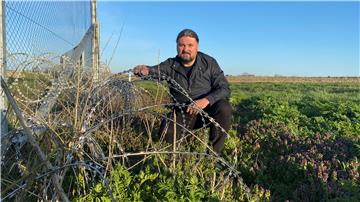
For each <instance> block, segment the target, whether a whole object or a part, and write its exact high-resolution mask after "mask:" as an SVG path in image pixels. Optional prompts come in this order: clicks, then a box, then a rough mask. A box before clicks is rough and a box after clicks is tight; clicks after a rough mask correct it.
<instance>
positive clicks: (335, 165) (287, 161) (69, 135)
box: [2, 75, 360, 201]
mask: <svg viewBox="0 0 360 202" xmlns="http://www.w3.org/2000/svg"><path fill="white" fill-rule="evenodd" d="M29 76H31V77H34V75H28V76H27V77H29ZM27 77H26V75H25V76H24V77H21V78H20V79H19V80H18V81H17V82H18V84H17V85H18V86H17V89H20V90H19V91H20V92H22V93H24V94H25V92H26V93H27V94H26V95H27V96H28V97H30V98H32V99H37V98H38V97H39V95H38V94H37V93H36V92H34V93H33V92H28V91H27V89H29V87H31V88H34V87H35V85H39V84H41V85H39V86H40V87H41V88H44V89H45V88H46V86H47V85H48V80H47V79H46V78H42V77H39V78H38V76H36V80H37V83H34V81H33V80H34V79H27ZM12 82H14V80H9V81H8V83H12ZM74 83H75V84H76V85H73V84H71V85H72V86H78V85H79V87H78V89H77V88H71V90H67V91H64V92H62V93H61V94H60V96H59V97H60V98H59V100H57V102H56V104H55V106H54V108H56V109H58V110H53V111H55V112H56V113H55V112H54V113H53V116H54V117H53V120H54V123H51V124H50V122H49V123H48V126H51V127H49V128H51V132H47V133H44V134H43V135H42V138H41V139H39V140H38V141H39V144H40V146H41V148H42V149H43V150H44V151H46V152H47V154H48V158H49V159H50V161H51V162H52V163H53V164H54V165H63V162H64V161H65V160H66V159H67V158H68V157H67V156H65V155H66V154H67V153H66V152H67V151H71V150H73V149H74V147H73V145H79V146H78V148H80V149H79V150H77V151H76V152H75V153H71V154H72V155H73V157H72V158H73V159H74V161H72V162H74V164H76V163H79V162H90V163H88V164H86V165H87V166H88V167H86V166H78V167H76V166H73V167H71V169H67V170H66V171H64V172H63V173H62V174H63V177H64V178H63V182H62V187H63V188H64V190H65V191H66V194H67V195H68V197H69V198H70V199H71V200H73V201H111V200H113V199H115V200H116V201H286V200H289V201H360V191H359V190H360V87H359V84H357V83H346V82H343V83H313V82H309V83H272V82H268V83H260V82H258V83H232V84H231V90H232V95H231V103H232V105H233V109H234V111H233V124H232V128H231V130H230V131H229V134H230V135H231V137H230V138H228V139H227V140H226V142H225V148H224V150H223V154H222V157H223V158H224V159H225V160H226V161H227V162H228V163H229V164H230V165H233V166H234V168H235V169H236V170H237V171H239V172H240V175H239V178H237V177H235V176H234V175H230V170H229V169H227V168H224V167H221V166H220V167H219V164H218V161H217V160H216V158H212V157H206V156H204V155H200V154H199V153H203V152H204V151H205V150H206V146H205V145H204V144H202V143H201V142H200V141H198V140H197V139H196V138H194V137H189V138H187V139H185V140H184V141H183V142H181V143H179V144H178V145H177V148H176V151H178V152H179V153H178V154H176V155H174V154H171V153H166V152H167V151H168V152H171V151H173V148H172V145H171V144H168V143H165V142H163V141H161V138H160V137H157V135H156V134H157V129H158V126H159V123H160V120H161V117H159V116H156V114H157V113H161V112H162V111H161V110H163V109H161V107H154V108H151V109H150V110H149V111H140V112H134V114H132V115H131V116H121V118H119V119H111V117H112V116H113V115H114V114H116V113H119V112H120V113H121V112H123V110H124V108H125V107H126V106H128V107H129V108H132V107H134V106H136V108H142V107H143V108H144V107H147V106H153V105H154V104H155V105H156V104H159V103H168V100H169V98H168V97H167V91H166V90H165V89H166V88H164V86H157V85H154V82H151V81H140V80H138V81H135V82H134V83H135V85H136V86H138V87H141V88H144V89H146V91H144V90H138V91H130V90H129V89H128V88H129V86H127V87H128V88H125V87H124V86H126V85H125V84H123V83H121V82H119V83H115V84H117V88H110V87H104V89H103V90H101V91H97V93H98V94H96V95H95V96H94V94H93V93H94V92H93V91H91V84H88V83H81V85H80V84H77V83H76V82H74ZM15 89H16V88H14V89H12V91H13V94H15V95H17V96H20V94H19V93H18V92H16V91H15ZM79 89H80V90H79ZM113 89H120V90H119V91H114V92H115V93H114V94H111V95H108V94H107V92H110V90H113ZM40 90H41V89H40ZM76 92H78V93H76ZM131 92H136V93H138V94H141V95H139V96H140V98H138V97H136V95H138V94H134V95H132V96H133V97H135V98H136V99H135V100H132V101H133V103H131V104H133V105H128V100H127V98H126V97H127V96H125V94H128V93H131ZM32 93H33V94H32ZM116 93H117V94H116ZM76 96H79V97H76ZM91 96H92V97H91ZM89 97H91V99H89ZM87 99H89V100H87ZM77 102H78V103H77ZM18 103H20V104H21V103H22V102H21V101H18ZM88 103H91V104H88ZM21 106H26V108H23V110H24V111H32V110H33V109H32V105H31V106H30V105H28V104H26V103H25V104H21ZM89 106H90V107H89ZM35 107H36V106H35V105H34V108H35ZM29 114H31V113H29ZM14 119H15V118H14ZM110 119H111V120H112V121H110V122H106V124H103V122H102V120H110ZM55 120H56V121H55ZM59 120H61V121H62V120H65V123H66V124H65V126H64V124H63V122H64V121H63V122H60V121H59ZM87 120H88V121H87ZM13 122H15V123H16V120H11V122H10V123H11V124H12V123H13ZM59 123H60V124H59ZM85 123H86V124H90V126H96V127H94V128H96V130H94V131H93V132H92V133H89V135H88V136H89V137H91V141H89V142H87V143H82V144H80V142H79V141H78V140H79V139H80V138H79V137H82V136H83V134H84V133H83V132H81V130H82V127H83V126H85V125H86V124H85ZM13 125H18V124H13ZM52 133H54V134H55V135H56V136H53V134H52ZM195 134H196V135H197V136H198V137H199V138H200V139H201V140H202V141H205V142H206V141H207V138H208V135H207V133H206V131H205V130H204V129H200V130H197V131H195ZM56 138H58V139H56ZM58 145H60V146H58ZM14 148H15V147H14ZM10 152H11V150H10ZM146 152H150V153H151V152H153V153H151V154H150V153H146ZM197 152H198V153H197ZM13 153H15V152H13ZM17 153H19V154H20V155H18V154H17ZM69 153H70V152H69ZM29 154H30V155H32V156H29ZM125 154H134V155H129V156H125ZM61 155H63V156H61ZM116 155H120V156H117V157H115V156H116ZM121 155H123V156H121ZM99 156H105V157H109V158H107V159H106V160H104V159H101V158H100V157H99ZM4 162H5V163H4V165H6V166H8V167H11V169H10V170H9V171H6V170H4V169H3V170H2V177H3V178H4V179H5V180H3V181H2V187H3V189H4V190H5V191H2V196H6V195H7V194H9V193H10V192H11V191H12V190H14V187H15V188H16V187H17V186H18V185H17V184H16V183H12V181H13V182H19V181H21V179H22V178H24V179H26V180H27V181H26V182H28V184H31V186H28V187H26V189H24V191H21V192H20V194H17V195H16V196H14V197H15V198H16V197H17V198H16V200H27V201H36V200H39V198H41V194H38V193H42V191H43V190H42V187H44V184H45V183H43V181H42V180H44V181H45V179H46V178H45V177H43V178H39V180H38V179H36V178H35V177H34V176H39V175H40V174H41V173H43V172H44V170H43V169H44V167H42V164H41V163H39V159H38V158H37V157H36V155H34V151H33V149H32V148H31V147H30V145H26V146H25V147H22V148H21V151H18V150H16V155H14V154H13V155H12V156H10V158H8V159H5V161H4ZM13 162H17V163H16V164H14V163H13ZM34 165H36V166H34ZM79 165H80V164H79ZM81 165H83V164H81ZM90 166H93V167H96V169H93V170H91V168H92V167H90ZM69 168H70V167H69ZM85 168H86V169H85ZM94 170H97V171H98V172H99V173H101V175H99V174H96V173H95V172H94ZM47 177H48V176H47ZM44 178H45V179H44ZM104 179H105V180H104ZM48 182H49V181H47V183H48ZM28 193H32V194H31V195H30V196H28ZM44 193H45V192H44ZM47 193H53V192H52V191H51V190H50V189H49V190H47ZM36 194H37V195H36ZM12 199H13V198H11V197H9V198H7V199H6V200H10V201H11V200H12Z"/></svg>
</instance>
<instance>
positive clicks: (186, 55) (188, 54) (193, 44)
mask: <svg viewBox="0 0 360 202" xmlns="http://www.w3.org/2000/svg"><path fill="white" fill-rule="evenodd" d="M198 46H199V44H198V42H197V41H196V39H195V38H192V37H189V36H183V37H181V38H179V40H178V41H177V53H178V56H179V57H180V58H181V60H182V61H183V62H184V63H191V62H192V61H194V60H195V58H196V55H197V52H198Z"/></svg>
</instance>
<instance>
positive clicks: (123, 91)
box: [2, 57, 250, 197]
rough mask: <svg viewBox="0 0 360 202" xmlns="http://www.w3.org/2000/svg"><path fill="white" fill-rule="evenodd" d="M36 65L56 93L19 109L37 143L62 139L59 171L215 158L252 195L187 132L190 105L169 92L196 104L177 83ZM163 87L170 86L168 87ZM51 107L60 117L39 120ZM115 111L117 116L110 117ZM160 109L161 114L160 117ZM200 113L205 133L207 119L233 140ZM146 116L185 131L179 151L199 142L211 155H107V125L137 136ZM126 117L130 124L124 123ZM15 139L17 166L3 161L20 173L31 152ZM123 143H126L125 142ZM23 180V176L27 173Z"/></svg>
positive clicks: (16, 133)
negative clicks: (176, 114)
mask: <svg viewBox="0 0 360 202" xmlns="http://www.w3.org/2000/svg"><path fill="white" fill-rule="evenodd" d="M29 58H31V57H29ZM32 59H33V60H34V61H33V62H35V61H36V62H39V63H41V61H44V63H43V64H42V66H41V68H40V69H39V71H38V72H35V73H34V74H42V72H43V71H45V70H46V72H52V73H51V74H48V75H49V76H48V77H47V80H48V81H47V82H45V83H46V84H48V86H49V87H50V88H47V89H52V90H48V91H47V93H43V94H42V95H41V96H39V97H37V99H36V100H35V101H36V103H38V104H37V105H34V106H29V103H35V102H33V101H34V100H33V101H31V100H22V99H21V97H16V98H17V101H18V102H19V103H22V102H24V103H23V105H21V106H22V108H23V113H24V116H25V117H26V120H27V122H28V124H29V127H30V128H31V129H32V131H33V133H34V135H36V137H37V138H39V139H43V138H42V137H43V136H44V135H49V134H53V135H51V137H53V138H52V139H51V140H50V141H55V139H58V140H56V141H57V142H58V143H56V144H54V145H53V146H54V148H53V149H55V150H59V149H60V147H61V149H60V150H61V151H62V152H59V153H57V155H56V156H57V157H56V158H55V159H58V160H56V162H54V166H55V167H64V166H65V165H69V164H76V163H77V162H83V161H84V160H85V159H89V161H91V162H92V163H94V164H96V165H99V166H105V164H104V162H106V161H109V159H110V158H112V159H114V160H115V159H118V158H125V159H127V158H128V157H131V156H141V155H142V156H144V159H145V158H147V157H146V156H152V155H156V154H165V155H166V154H167V155H174V154H176V155H193V156H195V157H197V158H199V157H201V156H202V157H205V158H212V159H214V160H216V161H217V162H219V163H220V164H221V165H222V167H223V168H224V171H226V170H227V175H226V176H225V178H224V179H225V180H228V179H229V178H233V177H235V178H236V179H239V182H240V184H241V187H243V188H244V192H246V193H247V194H249V193H250V192H249V188H248V187H247V186H246V184H245V183H244V182H243V180H242V178H241V174H240V172H239V171H238V170H236V164H234V165H231V163H228V162H227V161H226V160H225V159H223V158H221V157H220V156H218V155H217V154H216V153H215V152H214V151H213V150H212V148H211V147H210V146H209V145H208V143H207V141H204V140H202V138H201V137H199V136H198V135H197V134H195V132H194V131H192V130H190V129H188V128H187V127H188V126H187V125H186V123H185V113H186V112H184V110H183V109H185V108H186V107H187V106H188V105H189V104H185V103H180V102H178V101H177V100H176V99H175V97H173V96H172V94H171V93H170V91H169V87H170V88H173V90H176V91H177V92H178V93H181V94H182V95H184V96H185V97H187V98H188V99H189V100H190V104H191V103H194V101H193V100H192V99H191V97H190V96H189V95H188V94H187V93H186V91H185V90H184V89H182V87H181V86H180V85H179V84H177V83H176V82H175V81H174V80H173V79H172V78H170V77H167V76H166V75H162V74H160V75H161V79H158V78H154V77H151V76H149V77H142V78H140V79H134V80H132V81H128V80H127V79H128V78H127V77H124V75H126V74H131V73H132V69H129V70H125V71H123V72H121V73H119V74H116V75H109V76H108V77H104V79H102V80H101V81H99V82H97V83H95V82H93V81H92V77H91V75H89V74H88V73H86V71H77V70H76V69H78V67H77V66H76V65H75V64H71V63H70V64H67V65H66V66H67V67H68V68H70V67H72V68H73V70H72V71H71V72H72V73H71V74H69V72H66V71H63V69H62V67H61V66H59V65H56V64H53V63H50V62H47V60H45V59H44V58H42V59H39V58H32ZM28 63H29V62H27V63H26V62H23V63H22V64H23V65H22V66H26V65H24V64H28ZM45 64H46V65H45ZM85 69H86V68H85ZM17 70H18V71H23V72H28V71H29V70H28V69H27V68H23V67H21V68H17ZM74 70H76V71H74ZM13 75H16V73H15V72H13ZM64 75H68V76H64ZM60 78H61V79H60ZM9 80H11V77H9V79H8V81H9ZM36 80H37V78H35V81H33V82H35V83H36V82H37V81H36ZM60 80H61V82H60ZM162 81H166V82H167V83H168V84H166V83H164V82H162ZM22 82H26V81H24V80H18V81H17V82H13V83H11V85H12V87H11V89H12V90H13V91H14V92H17V91H18V89H21V88H19V86H20V85H22ZM41 82H43V81H41ZM79 82H80V86H79V84H76V83H79ZM142 82H152V83H153V84H155V86H157V88H158V89H157V90H160V89H161V90H162V91H163V92H165V95H166V96H167V97H168V99H169V100H167V101H166V102H162V101H161V100H160V99H158V100H156V99H157V98H156V97H154V93H151V92H149V91H148V90H147V89H145V88H144V87H141V85H139V84H141V83H142ZM29 88H31V87H28V89H29ZM50 91H53V93H54V94H56V96H49V95H48V93H49V92H50ZM34 93H40V94H41V91H40V90H39V92H37V91H34ZM23 94H24V96H28V95H26V94H25V93H23ZM76 96H78V98H76V99H74V98H75V97H76ZM45 98H47V99H45ZM76 100H77V101H76ZM169 101H170V102H169ZM48 102H52V103H54V105H53V107H55V108H57V107H61V106H62V107H61V108H62V109H61V111H56V110H55V111H54V110H53V109H49V110H48V115H47V116H36V114H37V115H38V114H39V109H40V108H41V106H44V105H46V104H47V103H48ZM75 102H77V103H78V104H76V103H75ZM67 106H68V107H67ZM75 106H77V108H78V113H80V114H79V115H76V116H78V118H77V119H78V124H75V123H76V121H75V122H74V118H75V117H74V114H73V111H74V109H73V108H74V107H75ZM64 107H65V108H64ZM174 107H177V108H179V109H180V114H181V116H182V117H183V123H179V122H175V120H174V119H173V118H171V117H170V116H169V115H168V113H169V110H166V109H172V108H174ZM111 108H112V110H113V111H112V112H111V113H109V112H110V111H109V110H110V109H111ZM159 109H161V110H160V111H159ZM10 111H11V110H9V112H10ZM199 111H200V112H199V115H200V116H201V119H202V122H203V129H204V130H203V132H204V133H206V134H207V133H208V131H207V126H208V125H207V124H205V123H206V122H205V119H207V120H209V122H210V123H211V124H214V125H215V126H216V127H217V128H219V130H221V131H222V132H224V133H225V134H227V135H228V136H229V134H228V133H227V132H226V131H225V130H224V129H223V128H222V127H221V126H220V125H219V124H218V123H217V122H216V121H215V120H214V119H213V118H212V117H210V116H209V115H208V114H207V113H206V112H205V111H203V110H201V109H199ZM81 114H83V115H81ZM145 115H146V116H149V117H153V119H157V120H161V119H165V120H166V121H169V123H173V122H175V124H176V127H179V128H181V131H182V133H181V135H180V136H179V137H180V138H179V139H177V140H176V144H177V145H180V144H182V142H183V141H184V140H186V139H187V138H188V137H194V138H195V139H196V141H198V142H199V143H200V144H201V145H203V146H204V147H205V148H206V150H207V151H209V152H210V153H201V152H187V151H181V150H177V151H168V149H169V148H170V146H171V145H168V146H162V147H161V148H159V149H157V148H156V147H150V148H146V149H145V148H144V151H139V152H129V151H126V149H125V148H126V147H125V146H124V145H122V144H124V142H122V141H120V142H119V141H118V140H117V143H116V145H118V146H117V147H118V148H120V150H119V151H120V152H121V153H120V154H119V153H116V152H115V153H113V154H112V155H111V156H107V155H105V153H106V152H105V151H104V150H103V149H104V148H103V147H102V144H101V143H100V142H99V140H100V139H99V135H98V134H99V132H101V131H104V130H105V131H106V130H108V129H106V128H107V127H108V125H111V124H113V123H114V122H116V121H117V120H119V119H121V120H123V121H124V120H125V122H123V124H122V126H121V127H122V128H125V127H128V128H129V129H130V130H134V129H135V128H134V127H137V126H134V125H132V124H134V123H136V122H137V120H142V119H145V117H146V116H145ZM45 117H48V118H45ZM50 117H51V118H50ZM124 117H127V118H126V119H123V118H124ZM49 118H50V119H49ZM69 118H70V119H69ZM143 121H145V120H143ZM74 124H75V125H74ZM155 127H156V126H155ZM61 131H65V132H61ZM66 131H68V132H66ZM71 131H73V132H71ZM111 131H113V129H112V130H110V132H109V133H113V132H111ZM11 133H12V134H11V135H9V136H8V138H10V139H11V141H10V142H11V143H10V146H11V147H13V148H14V149H15V150H16V152H15V162H11V161H10V159H11V156H9V158H7V156H6V154H7V153H9V152H10V150H9V149H6V150H5V153H4V154H3V155H4V156H3V159H2V160H3V161H2V165H8V164H11V165H16V166H17V167H18V170H19V171H21V170H22V167H23V166H24V164H23V163H21V162H23V161H24V159H27V157H26V155H25V156H24V154H23V150H25V149H26V147H24V146H25V145H26V144H25V143H26V138H25V137H23V136H22V135H21V134H22V133H21V128H18V129H14V130H13V131H12V132H11ZM21 137H22V138H21ZM54 138H55V139H54ZM119 138H120V139H121V138H122V136H120V137H119ZM53 139H54V140H53ZM8 148H9V145H8ZM89 149H90V150H89ZM89 151H90V152H89ZM235 163H236V162H235ZM49 172H51V171H49ZM66 172H67V171H66V169H65V170H64V172H62V174H63V175H64V174H66ZM21 175H24V173H22V174H21ZM42 177H45V176H42ZM20 186H24V185H20ZM20 190H22V188H20V187H18V188H16V189H14V190H12V192H9V193H8V194H6V196H7V197H10V196H13V194H15V192H18V191H20ZM10 193H11V194H10Z"/></svg>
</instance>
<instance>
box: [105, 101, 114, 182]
mask: <svg viewBox="0 0 360 202" xmlns="http://www.w3.org/2000/svg"><path fill="white" fill-rule="evenodd" d="M110 112H111V114H112V113H113V108H112V104H110ZM109 132H110V137H109V146H108V148H109V159H108V161H107V164H106V169H105V173H104V178H105V177H106V174H107V172H108V171H109V170H110V169H111V161H112V155H113V136H114V121H111V122H110V131H109Z"/></svg>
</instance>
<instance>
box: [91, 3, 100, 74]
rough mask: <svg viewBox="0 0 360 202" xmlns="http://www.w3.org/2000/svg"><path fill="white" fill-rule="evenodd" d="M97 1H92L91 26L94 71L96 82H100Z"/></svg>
mask: <svg viewBox="0 0 360 202" xmlns="http://www.w3.org/2000/svg"><path fill="white" fill-rule="evenodd" d="M96 12H97V9H96V0H91V24H92V25H93V29H94V32H93V37H92V47H91V50H92V51H91V57H92V71H93V78H94V81H99V73H100V70H99V66H100V54H99V46H100V45H99V39H100V36H99V24H98V22H97V17H96Z"/></svg>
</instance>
